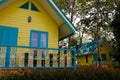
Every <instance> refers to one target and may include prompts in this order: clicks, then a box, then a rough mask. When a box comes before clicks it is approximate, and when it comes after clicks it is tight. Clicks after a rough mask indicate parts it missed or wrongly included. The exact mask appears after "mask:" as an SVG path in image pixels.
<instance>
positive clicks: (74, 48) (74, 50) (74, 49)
mask: <svg viewBox="0 0 120 80" xmlns="http://www.w3.org/2000/svg"><path fill="white" fill-rule="evenodd" d="M73 54H74V55H73V57H74V58H73V59H74V64H73V68H74V70H76V67H77V65H76V47H75V46H74V47H73Z"/></svg>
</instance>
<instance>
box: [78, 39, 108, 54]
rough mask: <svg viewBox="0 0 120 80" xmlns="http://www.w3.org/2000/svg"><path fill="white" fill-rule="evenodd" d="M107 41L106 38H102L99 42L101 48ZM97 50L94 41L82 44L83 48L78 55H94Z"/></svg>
mask: <svg viewBox="0 0 120 80" xmlns="http://www.w3.org/2000/svg"><path fill="white" fill-rule="evenodd" d="M105 40H106V38H105V37H102V38H100V39H99V40H98V43H99V46H100V45H101V44H102V43H103V42H104V41H105ZM95 50H96V41H95V40H93V41H91V42H88V43H85V44H82V46H81V47H80V48H79V53H78V55H86V54H93V53H94V51H95Z"/></svg>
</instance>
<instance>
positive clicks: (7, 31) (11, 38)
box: [0, 26, 18, 67]
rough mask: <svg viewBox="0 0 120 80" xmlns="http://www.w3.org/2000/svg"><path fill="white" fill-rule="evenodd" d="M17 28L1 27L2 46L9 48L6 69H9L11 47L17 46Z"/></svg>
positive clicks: (0, 43)
mask: <svg viewBox="0 0 120 80" xmlns="http://www.w3.org/2000/svg"><path fill="white" fill-rule="evenodd" d="M17 34H18V29H17V28H8V27H1V26H0V46H7V48H6V60H5V67H9V61H10V51H11V49H10V47H11V46H16V45H17Z"/></svg>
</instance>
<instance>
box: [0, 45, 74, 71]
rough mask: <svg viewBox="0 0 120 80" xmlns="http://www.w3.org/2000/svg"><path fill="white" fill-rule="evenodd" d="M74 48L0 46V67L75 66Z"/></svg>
mask: <svg viewBox="0 0 120 80" xmlns="http://www.w3.org/2000/svg"><path fill="white" fill-rule="evenodd" d="M75 53H76V49H75V48H72V49H60V48H35V47H26V46H0V67H1V68H28V67H29V68H74V69H75V68H76V55H75Z"/></svg>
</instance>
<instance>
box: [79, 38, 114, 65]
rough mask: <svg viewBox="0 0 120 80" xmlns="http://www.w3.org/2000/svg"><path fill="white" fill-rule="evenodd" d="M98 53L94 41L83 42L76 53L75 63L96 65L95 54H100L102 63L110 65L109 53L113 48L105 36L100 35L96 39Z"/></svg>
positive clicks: (110, 53)
mask: <svg viewBox="0 0 120 80" xmlns="http://www.w3.org/2000/svg"><path fill="white" fill-rule="evenodd" d="M98 43H99V54H98V53H97V52H98V51H97V49H96V41H95V40H93V41H91V42H88V43H85V44H83V45H82V46H81V47H80V49H79V50H80V51H79V52H78V54H77V65H78V66H80V65H96V62H97V56H98V55H99V56H100V59H101V64H102V65H110V61H111V55H112V53H113V50H112V48H111V46H110V45H109V43H108V42H107V40H106V38H105V37H102V38H100V39H99V41H98Z"/></svg>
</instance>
